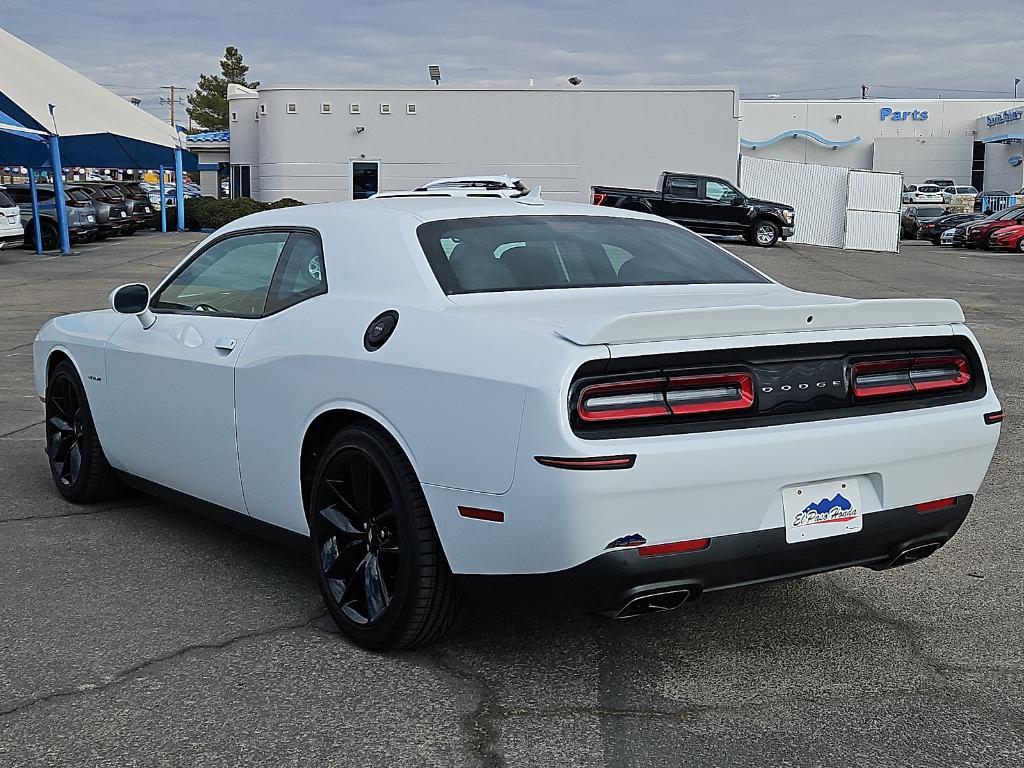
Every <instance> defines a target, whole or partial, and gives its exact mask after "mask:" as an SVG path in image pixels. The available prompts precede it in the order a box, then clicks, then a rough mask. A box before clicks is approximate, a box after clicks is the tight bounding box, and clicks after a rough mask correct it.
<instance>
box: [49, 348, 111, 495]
mask: <svg viewBox="0 0 1024 768" xmlns="http://www.w3.org/2000/svg"><path fill="white" fill-rule="evenodd" d="M45 415H46V422H45V428H46V456H47V458H48V459H49V464H50V473H51V474H52V475H53V482H54V484H55V485H56V486H57V490H58V491H59V492H60V494H61V495H62V496H63V497H64V498H65V499H67V500H68V501H72V502H75V503H78V504H88V503H90V502H93V501H100V500H102V499H105V498H108V497H110V496H111V495H112V494H113V492H114V491H115V490H116V489H118V488H119V484H118V480H117V477H116V476H115V474H114V470H113V469H112V468H111V466H110V464H108V463H107V458H106V456H105V455H104V454H103V448H102V447H101V446H100V441H99V438H98V437H97V436H96V429H95V427H94V425H93V421H92V413H91V412H90V411H89V402H88V400H87V398H86V395H85V390H84V389H83V388H82V382H81V380H80V379H79V378H78V372H77V371H76V370H75V367H74V366H73V365H72V364H71V363H70V362H69V361H67V360H63V361H61V362H60V363H58V364H57V365H56V367H55V368H54V369H53V372H52V373H51V374H50V378H49V381H48V382H47V385H46V408H45Z"/></svg>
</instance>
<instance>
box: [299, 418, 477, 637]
mask: <svg viewBox="0 0 1024 768" xmlns="http://www.w3.org/2000/svg"><path fill="white" fill-rule="evenodd" d="M309 529H310V545H311V546H310V554H311V556H312V560H313V568H314V571H315V572H316V574H317V583H318V585H319V587H320V593H321V595H322V596H323V598H324V603H325V604H326V605H327V610H328V611H329V612H330V614H331V617H332V618H333V619H334V621H335V623H336V624H337V625H338V628H339V629H341V631H342V632H343V633H344V634H346V635H347V636H348V637H349V638H350V639H351V640H352V641H353V642H354V643H356V644H357V645H359V646H362V647H363V648H367V649H369V650H373V651H387V650H397V649H402V648H414V647H416V646H420V645H424V644H426V643H432V642H435V641H437V640H439V639H441V638H442V637H444V635H445V634H446V633H447V632H448V631H449V630H450V629H451V627H452V625H453V624H454V623H455V619H456V618H457V615H458V611H459V608H460V605H461V595H460V593H459V590H458V587H457V586H456V584H455V577H454V576H453V575H452V572H451V569H450V568H449V566H448V561H447V559H446V558H445V556H444V551H443V550H442V548H441V542H440V541H439V540H438V537H437V531H436V530H435V528H434V521H433V519H432V518H431V515H430V510H429V508H428V507H427V502H426V499H425V498H424V496H423V490H422V488H421V487H420V483H419V480H418V479H417V478H416V474H415V472H414V471H413V469H412V465H411V464H410V463H409V460H408V459H407V458H406V456H405V454H404V453H403V452H402V450H401V448H400V447H399V446H398V445H397V444H396V443H395V441H394V440H393V439H392V438H391V436H390V435H389V434H387V433H386V432H385V431H384V430H383V429H381V428H380V427H378V426H376V425H373V424H359V425H355V426H352V427H349V428H347V429H344V430H342V431H341V432H339V433H338V434H337V435H335V437H334V438H333V439H332V440H331V441H330V443H328V445H327V447H326V448H325V449H324V450H323V453H322V455H321V457H320V460H319V462H318V464H317V469H316V473H315V475H314V480H313V487H312V492H311V494H310V500H309Z"/></svg>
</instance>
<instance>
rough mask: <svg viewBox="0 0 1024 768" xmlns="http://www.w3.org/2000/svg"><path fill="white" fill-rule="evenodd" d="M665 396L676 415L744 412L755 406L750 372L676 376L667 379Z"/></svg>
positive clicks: (752, 380)
mask: <svg viewBox="0 0 1024 768" xmlns="http://www.w3.org/2000/svg"><path fill="white" fill-rule="evenodd" d="M666 397H667V399H668V407H669V409H671V411H672V413H673V414H675V415H676V416H688V415H691V414H695V413H716V412H718V411H744V410H746V409H747V408H750V407H752V406H753V405H754V378H753V377H752V376H751V375H750V374H749V373H714V374H709V375H707V376H676V377H674V378H671V379H669V380H668V387H667V388H666Z"/></svg>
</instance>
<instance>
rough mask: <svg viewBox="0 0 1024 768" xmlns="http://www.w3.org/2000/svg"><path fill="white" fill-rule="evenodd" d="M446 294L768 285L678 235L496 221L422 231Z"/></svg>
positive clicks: (651, 229)
mask: <svg viewBox="0 0 1024 768" xmlns="http://www.w3.org/2000/svg"><path fill="white" fill-rule="evenodd" d="M417 234H418V236H419V240H420V244H421V245H422V246H423V250H424V252H425V253H426V255H427V260H428V261H429V262H430V267H431V269H433V271H434V275H435V276H436V277H437V281H438V283H440V285H441V288H442V289H443V290H444V291H445V293H448V294H458V293H479V292H486V291H529V290H537V289H542V288H580V287H592V286H622V285H693V284H695V283H766V282H770V281H769V280H767V279H766V278H765V277H763V276H762V275H760V274H759V273H758V272H756V271H754V270H753V269H752V268H751V267H748V266H747V265H746V264H744V263H743V262H742V261H740V260H739V259H737V258H735V257H734V256H731V255H730V254H728V253H726V252H725V251H723V250H721V249H720V248H718V247H716V246H714V245H712V244H711V243H709V242H708V241H707V240H705V239H704V238H702V237H699V236H697V235H694V234H692V233H690V232H688V231H686V230H684V229H682V228H681V227H677V226H674V225H672V224H662V223H660V222H655V221H644V220H638V219H622V218H612V217H609V216H494V217H488V218H473V219H453V220H449V221H434V222H429V223H427V224H422V225H421V226H420V227H419V229H418V230H417Z"/></svg>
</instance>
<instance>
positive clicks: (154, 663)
mask: <svg viewBox="0 0 1024 768" xmlns="http://www.w3.org/2000/svg"><path fill="white" fill-rule="evenodd" d="M326 615H327V612H326V611H321V612H320V613H318V614H316V615H315V616H312V617H310V618H307V619H303V620H302V621H299V622H290V623H288V624H278V625H275V626H273V627H264V628H263V629H257V630H253V631H251V632H243V633H242V634H239V635H232V636H231V637H228V638H226V639H224V640H222V641H219V642H216V643H194V644H191V645H186V646H184V647H183V648H178V649H177V650H175V651H172V652H170V653H167V654H164V655H163V656H156V657H153V658H151V659H146V660H145V661H140V662H138V663H137V664H132V665H131V666H129V667H126V668H124V669H122V670H120V671H119V672H116V673H115V674H114V675H113V676H112V677H109V678H106V679H103V680H101V681H100V682H96V683H80V684H79V685H76V686H74V687H66V688H61V689H59V690H56V691H54V692H52V693H47V694H44V695H42V696H35V697H31V698H27V699H23V700H21V701H20V702H18V703H16V704H14V705H13V706H8V707H6V708H3V709H0V718H8V717H11V716H12V715H18V714H20V713H22V712H25V711H26V710H29V709H33V708H35V707H39V706H43V705H46V704H51V703H53V702H55V701H60V700H62V699H68V698H74V697H77V696H83V695H86V694H91V693H98V692H102V691H106V690H109V689H111V688H115V687H118V686H121V685H124V684H126V683H130V682H132V681H133V680H138V679H139V678H141V677H144V676H145V672H147V671H148V670H150V669H151V668H154V667H159V666H161V665H165V664H168V663H170V662H174V661H177V660H178V659H181V658H184V657H186V656H188V655H190V654H193V653H198V652H201V651H220V650H224V649H225V648H230V647H232V646H234V645H237V644H238V643H241V642H244V641H246V640H252V639H256V638H264V637H272V636H273V635H277V634H283V633H285V632H294V631H295V630H298V629H304V628H306V627H310V626H312V625H314V624H315V623H316V622H318V621H320V620H321V619H323V618H324V617H325V616H326Z"/></svg>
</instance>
